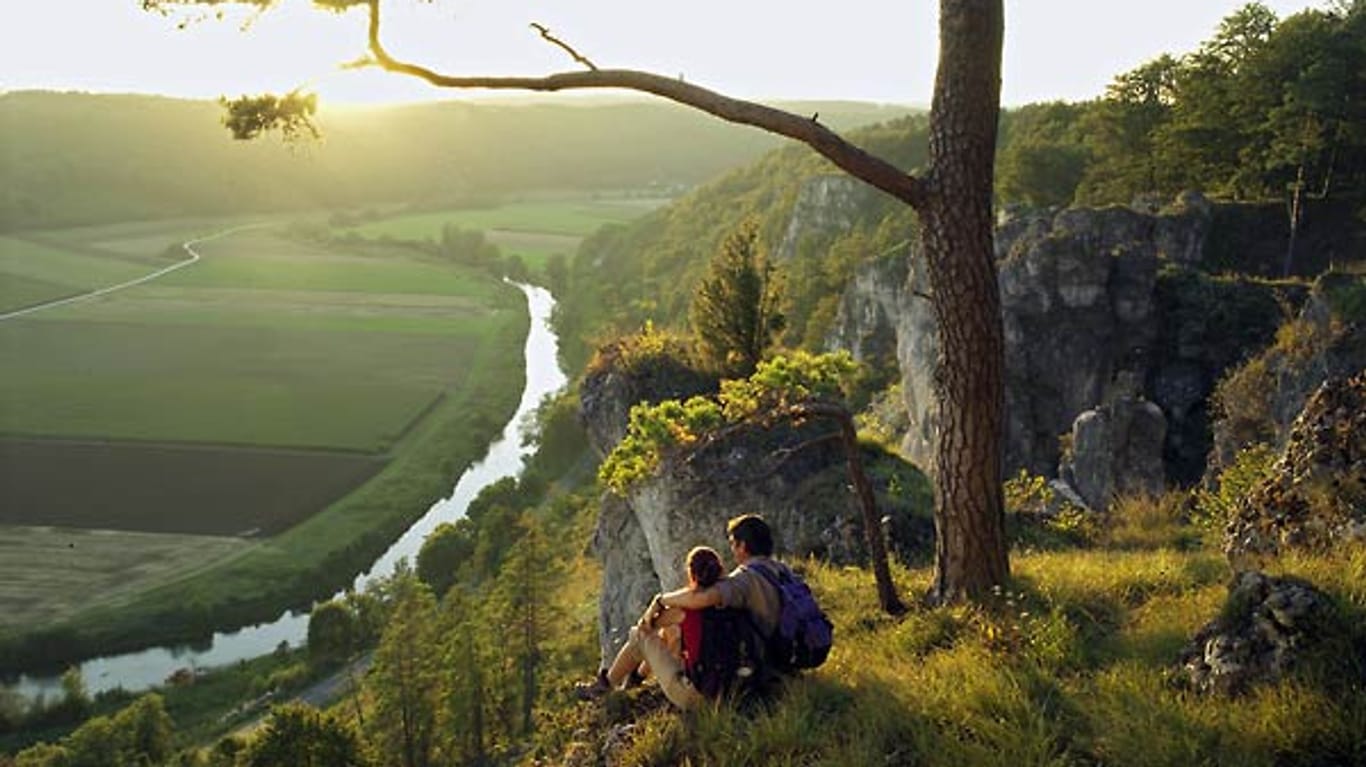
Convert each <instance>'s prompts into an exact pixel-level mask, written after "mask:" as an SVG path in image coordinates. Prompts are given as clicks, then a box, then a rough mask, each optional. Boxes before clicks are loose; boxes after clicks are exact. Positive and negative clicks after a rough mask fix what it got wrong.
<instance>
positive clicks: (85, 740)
mask: <svg viewBox="0 0 1366 767" xmlns="http://www.w3.org/2000/svg"><path fill="white" fill-rule="evenodd" d="M171 738H172V729H171V718H170V717H169V716H167V714H166V707H165V704H164V703H163V702H162V699H161V696H159V695H157V694H155V693H152V694H148V695H144V696H143V697H141V698H138V699H137V700H136V701H134V702H133V703H132V704H131V705H129V706H128V707H126V708H124V709H123V710H121V711H119V712H118V713H116V714H114V715H112V716H97V717H95V718H93V719H90V720H89V721H87V722H86V723H85V724H82V725H81V726H80V727H78V728H77V729H76V730H75V731H74V732H72V733H71V734H70V735H68V736H66V737H65V738H62V739H61V741H60V742H58V743H55V744H47V743H39V744H37V745H35V746H31V747H29V748H27V749H24V750H23V751H21V752H19V753H18V754H17V755H16V756H15V762H14V763H15V764H16V765H23V766H24V767H122V766H123V765H137V764H148V765H157V764H165V763H166V762H167V760H169V759H170V757H171V753H172V740H171Z"/></svg>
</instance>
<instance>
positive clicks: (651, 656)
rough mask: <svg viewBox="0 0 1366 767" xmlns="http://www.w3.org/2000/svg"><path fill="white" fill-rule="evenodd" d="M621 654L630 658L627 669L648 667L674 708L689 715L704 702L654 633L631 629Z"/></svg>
mask: <svg viewBox="0 0 1366 767" xmlns="http://www.w3.org/2000/svg"><path fill="white" fill-rule="evenodd" d="M621 652H622V653H623V654H626V655H627V657H628V658H631V660H632V663H631V668H635V666H637V665H639V664H640V661H642V660H644V661H645V662H646V663H649V664H650V672H651V673H653V674H654V675H655V678H657V679H658V680H659V689H661V690H663V691H664V697H666V698H668V699H669V702H670V703H672V704H674V705H675V706H678V707H679V708H681V709H683V710H684V711H689V710H691V709H694V708H697V706H698V704H700V703H702V701H704V700H706V698H704V697H702V693H700V692H698V691H697V688H695V687H693V686H692V680H691V679H688V677H687V675H685V674H684V673H683V662H682V661H681V660H679V659H678V658H677V657H676V656H675V655H674V654H673V653H671V652H669V646H668V645H667V644H665V642H664V640H663V639H660V638H659V635H658V634H657V633H656V632H654V631H648V630H644V629H641V628H640V627H639V626H632V627H631V635H630V638H628V639H627V640H626V644H625V645H624V646H623V647H622V648H621Z"/></svg>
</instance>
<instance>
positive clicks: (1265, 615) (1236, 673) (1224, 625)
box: [1179, 572, 1332, 694]
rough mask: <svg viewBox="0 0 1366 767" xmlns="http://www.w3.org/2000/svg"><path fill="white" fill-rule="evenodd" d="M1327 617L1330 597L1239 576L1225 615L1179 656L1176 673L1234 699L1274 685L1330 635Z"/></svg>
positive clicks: (1254, 575)
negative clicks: (1254, 688) (1257, 687)
mask: <svg viewBox="0 0 1366 767" xmlns="http://www.w3.org/2000/svg"><path fill="white" fill-rule="evenodd" d="M1331 615H1332V610H1331V607H1330V603H1329V600H1328V598H1327V597H1326V596H1325V595H1324V594H1323V592H1321V591H1319V590H1318V589H1316V588H1314V586H1313V585H1311V584H1309V583H1306V582H1304V581H1300V580H1296V579H1292V578H1275V577H1270V576H1267V575H1264V574H1262V573H1259V572H1245V573H1242V574H1240V575H1239V576H1238V577H1237V578H1236V579H1235V580H1234V582H1233V584H1232V585H1231V586H1230V588H1229V597H1228V604H1227V605H1226V607H1225V609H1224V615H1223V616H1221V617H1219V618H1216V619H1215V620H1213V621H1210V622H1209V623H1208V624H1206V626H1205V627H1204V628H1202V629H1201V630H1200V631H1199V633H1197V634H1196V635H1195V637H1194V638H1193V639H1192V640H1191V641H1190V643H1189V644H1187V645H1186V647H1185V648H1184V649H1183V650H1182V651H1181V657H1180V672H1179V673H1180V674H1181V675H1182V676H1183V677H1184V679H1185V681H1186V682H1187V683H1189V684H1190V686H1191V687H1192V688H1193V689H1195V690H1197V691H1199V692H1202V693H1222V694H1238V693H1241V692H1244V691H1246V690H1247V689H1248V688H1249V687H1251V686H1253V685H1256V684H1260V683H1264V682H1272V681H1275V680H1277V679H1279V678H1280V677H1281V676H1282V675H1283V674H1284V673H1285V672H1286V671H1287V670H1289V669H1290V668H1291V667H1293V666H1294V665H1295V663H1296V662H1297V660H1298V659H1299V657H1300V656H1301V654H1302V652H1303V651H1304V650H1305V649H1307V648H1308V647H1309V646H1310V645H1311V644H1312V643H1313V642H1314V641H1316V640H1319V639H1321V638H1323V636H1324V635H1325V634H1327V633H1328V632H1330V631H1331V630H1332V626H1331Z"/></svg>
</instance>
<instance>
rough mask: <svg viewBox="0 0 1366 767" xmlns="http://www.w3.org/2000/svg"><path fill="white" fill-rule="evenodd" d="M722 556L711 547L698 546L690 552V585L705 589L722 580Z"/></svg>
mask: <svg viewBox="0 0 1366 767" xmlns="http://www.w3.org/2000/svg"><path fill="white" fill-rule="evenodd" d="M722 572H723V570H722V568H721V556H720V555H719V554H717V553H716V549H713V548H711V547H710V546H697V547H695V548H694V549H693V550H692V551H689V552H688V584H689V585H690V586H692V587H693V588H695V589H705V588H707V587H708V586H710V585H712V584H713V583H716V582H717V581H719V580H721V573H722Z"/></svg>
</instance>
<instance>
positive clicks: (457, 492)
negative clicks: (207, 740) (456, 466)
mask: <svg viewBox="0 0 1366 767" xmlns="http://www.w3.org/2000/svg"><path fill="white" fill-rule="evenodd" d="M517 287H519V288H521V290H522V292H523V293H524V294H526V299H527V308H528V310H529V312H530V314H531V329H530V331H529V332H528V333H527V339H526V350H525V353H526V388H525V389H523V391H522V401H521V403H520V404H519V405H518V406H517V412H516V413H515V414H514V415H513V416H512V420H510V421H508V423H507V425H506V426H504V427H503V432H502V434H501V435H499V437H498V438H497V439H495V440H494V441H493V443H492V444H490V445H489V449H488V452H487V453H486V454H485V455H484V457H483V458H482V459H480V460H479V461H477V462H475V463H474V464H473V465H471V466H470V467H469V468H468V469H466V470H465V472H464V473H463V474H461V475H460V479H459V480H458V481H457V482H456V484H455V489H454V490H452V491H451V495H450V497H449V498H443V499H441V500H439V501H437V502H436V503H434V504H432V507H431V508H430V509H428V510H427V513H426V514H424V515H423V516H422V518H421V519H419V520H418V521H417V522H415V523H414V524H413V526H412V527H410V528H408V530H407V531H406V532H405V533H404V534H403V535H402V536H400V537H399V539H398V540H397V541H394V543H393V544H392V545H391V546H390V547H389V550H388V551H386V552H384V554H383V555H382V556H380V558H379V559H378V560H376V561H375V563H374V564H373V565H371V566H370V568H369V569H368V570H366V571H365V572H362V573H361V574H360V575H358V576H356V580H355V583H354V588H356V589H361V588H363V587H364V586H365V585H366V584H367V583H369V582H370V581H371V580H373V579H374V578H375V577H377V576H379V575H385V574H388V573H390V572H392V571H393V569H394V565H395V564H396V563H397V562H398V561H399V560H400V559H402V558H404V557H407V558H409V559H410V560H411V559H416V557H417V552H418V549H419V548H421V546H422V541H423V539H424V538H426V537H427V534H428V533H430V532H431V531H432V530H433V529H435V528H436V526H437V525H439V524H441V523H442V522H453V521H455V520H457V519H459V518H461V517H462V516H464V514H465V509H466V508H467V507H468V506H469V504H470V501H472V500H474V498H475V496H477V495H478V494H479V491H480V490H482V489H483V488H484V487H485V486H487V485H490V484H492V483H494V482H496V481H498V480H500V479H502V478H504V477H510V476H516V475H517V474H519V473H520V472H521V470H522V466H523V462H524V460H525V459H526V457H527V455H528V454H529V453H530V452H531V450H532V446H530V445H527V444H525V443H524V440H523V424H524V423H527V422H528V419H529V417H530V415H531V414H532V413H533V412H534V411H535V410H536V407H537V406H538V405H539V404H540V403H541V401H542V400H543V399H544V398H545V397H546V395H549V394H553V393H554V392H557V391H559V390H560V389H561V388H562V387H563V386H564V384H565V382H566V380H567V379H566V377H565V374H564V371H563V370H561V369H560V366H559V339H557V338H556V337H555V334H554V332H552V331H551V329H550V322H549V320H550V312H551V310H552V309H553V308H554V306H555V301H554V299H553V298H552V297H551V295H550V292H549V291H547V290H545V289H543V288H538V287H534V286H531V285H521V284H518V285H517ZM307 635H308V614H307V613H296V612H286V613H285V614H284V615H281V616H280V617H279V618H277V619H276V620H274V621H272V622H270V623H260V624H257V625H254V626H247V627H245V628H242V629H238V630H236V631H230V632H219V633H216V634H214V635H213V639H212V640H211V641H210V642H208V643H207V644H200V645H193V646H168V647H153V648H150V649H146V650H141V651H138V652H132V653H125V654H122V655H109V656H104V657H100V658H93V659H91V660H88V661H85V662H84V663H82V664H81V665H80V670H81V675H82V676H83V677H84V679H85V684H86V687H87V689H88V690H89V691H90V692H91V694H95V693H99V692H102V691H105V690H111V689H115V688H118V687H122V688H123V689H125V690H129V691H140V690H145V689H148V688H150V687H154V686H157V685H160V684H162V683H163V682H164V681H165V679H166V677H167V676H169V675H170V674H171V673H172V672H174V671H175V670H177V669H180V668H187V667H188V668H191V669H204V668H212V667H215V666H224V665H227V664H229V663H235V662H237V661H239V660H244V659H247V658H255V657H257V656H260V655H265V654H267V653H269V652H271V651H272V650H274V649H275V648H276V647H277V646H279V644H280V643H281V642H288V643H289V644H290V645H291V646H296V647H297V646H300V645H302V644H304V641H305V639H306V637H307ZM17 691H18V692H19V694H20V695H23V696H24V697H26V698H30V699H32V698H35V697H37V696H39V695H45V696H47V697H48V698H49V699H51V698H52V697H54V696H57V695H60V694H61V692H60V691H61V684H60V680H59V678H58V677H35V676H27V675H25V676H21V677H20V678H19V682H18V685H17Z"/></svg>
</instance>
